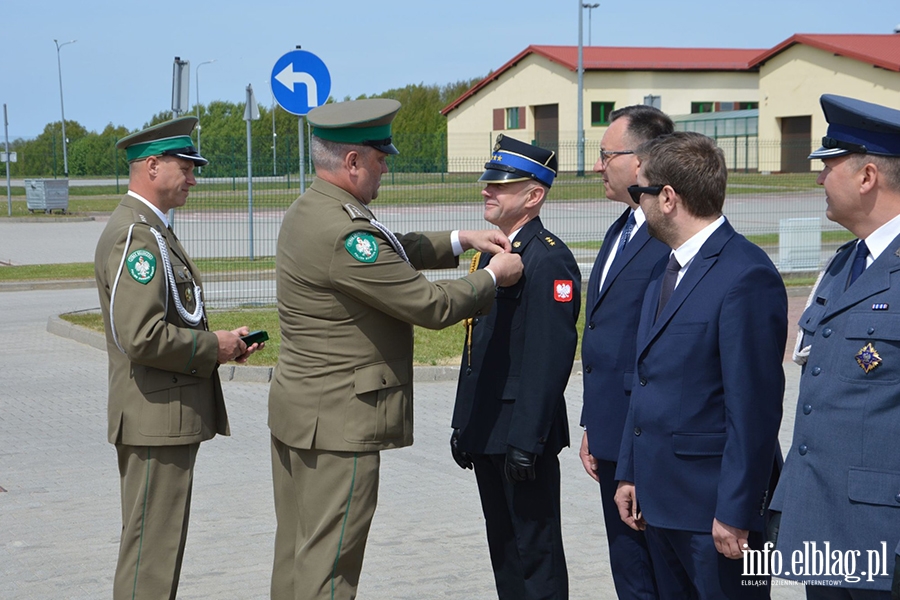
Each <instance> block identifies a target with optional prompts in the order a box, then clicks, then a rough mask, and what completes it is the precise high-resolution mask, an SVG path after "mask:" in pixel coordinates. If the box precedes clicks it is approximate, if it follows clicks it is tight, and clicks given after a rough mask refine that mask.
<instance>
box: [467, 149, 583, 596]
mask: <svg viewBox="0 0 900 600" xmlns="http://www.w3.org/2000/svg"><path fill="white" fill-rule="evenodd" d="M556 170H557V159H556V155H555V153H554V152H551V151H549V150H545V149H543V148H539V147H537V146H531V145H529V144H525V143H523V142H520V141H518V140H515V139H513V138H510V137H505V136H502V135H501V136H499V137H498V138H497V145H496V146H495V149H494V154H493V156H492V157H491V161H490V162H488V163H487V164H486V165H485V171H484V174H483V175H482V176H481V178H480V179H479V181H482V182H484V183H485V184H486V185H485V188H484V190H483V191H482V196H483V197H484V218H485V220H486V221H488V222H490V223H493V224H494V225H496V226H497V227H499V228H500V230H501V231H502V232H503V233H505V234H506V235H508V236H509V238H510V240H511V242H512V248H513V252H515V253H517V254H519V255H520V256H521V257H522V263H523V265H524V268H525V272H524V275H523V276H522V278H521V279H520V280H519V282H518V283H517V284H515V285H513V286H510V287H500V288H498V289H497V294H496V298H495V303H494V309H493V311H492V312H491V313H490V314H489V315H487V316H485V317H476V318H475V319H473V320H471V321H469V323H468V331H467V335H466V345H465V347H464V349H463V358H462V368H461V372H460V378H459V385H458V388H457V393H456V406H455V408H454V411H453V422H452V426H453V433H452V436H451V441H450V446H451V451H452V453H453V458H454V459H455V460H456V462H457V464H459V466H460V467H462V468H464V469H470V468H472V467H473V466H474V469H475V478H476V480H477V482H478V490H479V493H480V494H481V505H482V508H483V510H484V516H485V521H486V526H487V537H488V546H489V548H490V554H491V564H492V566H493V570H494V578H495V581H496V584H497V592H498V595H499V597H500V598H501V599H503V600H507V599H508V600H537V599H539V598H540V599H551V598H552V599H557V600H559V599H563V598H567V597H568V577H567V572H566V562H565V555H564V552H563V545H562V531H561V528H560V502H559V460H558V458H557V454H558V453H559V451H560V450H561V449H562V448H563V447H565V446H568V445H569V429H568V421H567V418H566V405H565V400H564V398H563V391H564V390H565V388H566V384H567V383H568V380H569V375H570V373H571V370H572V362H573V359H574V356H575V345H576V342H577V339H578V334H577V332H576V329H575V323H576V321H577V319H578V311H579V309H580V306H581V273H580V272H579V270H578V265H577V264H576V262H575V258H574V257H573V256H572V252H571V251H570V250H569V249H568V248H567V247H566V245H565V244H564V243H563V242H562V241H561V240H560V239H559V238H557V237H556V236H555V235H553V234H552V233H550V232H549V231H547V230H546V229H544V226H543V223H541V219H540V217H539V216H538V214H539V213H540V210H541V207H542V206H543V204H544V201H545V200H546V199H547V194H548V192H549V190H550V186H551V185H552V184H553V180H554V177H555V176H556ZM489 258H490V257H489V256H482V257H480V260H479V259H476V260H477V263H475V264H476V265H477V267H478V268H481V267H483V266H484V265H486V264H487V262H488V259H489Z"/></svg>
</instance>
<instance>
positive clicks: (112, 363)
mask: <svg viewBox="0 0 900 600" xmlns="http://www.w3.org/2000/svg"><path fill="white" fill-rule="evenodd" d="M132 224H135V226H134V229H133V231H132V235H131V242H130V244H129V245H128V248H126V247H125V244H126V240H127V238H128V230H129V228H130V227H131V225H132ZM151 227H153V228H154V229H156V230H157V231H159V232H160V233H162V234H163V235H164V236H165V238H166V242H167V244H168V247H169V258H170V261H171V264H172V270H173V273H174V277H175V281H176V288H177V293H178V294H179V297H180V298H181V302H182V304H183V305H184V308H185V309H187V311H188V312H193V310H194V307H195V303H196V298H194V285H193V282H194V281H196V282H197V285H202V284H201V281H200V274H199V272H198V271H197V267H196V266H195V265H194V263H193V262H192V261H191V259H190V257H188V255H187V253H186V252H185V251H184V248H182V247H181V244H180V243H179V242H178V240H177V238H176V237H175V234H173V233H172V232H171V231H169V230H168V229H166V227H164V226H163V224H162V222H161V221H160V220H159V217H157V216H156V214H155V213H154V212H153V211H152V210H151V209H150V208H149V207H148V206H147V205H145V204H144V203H142V202H141V201H140V200H138V199H136V198H133V197H131V196H125V197H124V198H123V199H122V202H121V203H120V204H119V206H118V207H116V210H115V211H113V213H112V215H111V216H110V219H109V222H108V223H107V224H106V228H105V229H104V230H103V233H102V234H101V235H100V240H99V241H98V242H97V250H96V253H95V255H94V275H95V277H96V279H97V290H98V292H99V294H100V310H101V312H102V314H103V324H104V328H105V329H106V351H107V354H108V355H109V409H108V412H109V441H110V443H113V444H127V445H131V446H172V445H179V444H193V443H197V442H201V441H203V440H208V439H210V438H212V437H214V436H215V435H216V434H217V433H221V434H223V435H229V428H228V416H227V414H226V412H225V401H224V398H223V396H222V386H221V384H220V382H219V375H218V371H217V370H216V369H217V368H218V364H217V362H216V360H217V357H218V340H217V338H216V335H215V334H214V333H211V332H210V331H207V327H206V319H205V318H204V319H203V320H202V321H201V322H200V323H199V324H198V325H196V326H195V327H191V326H190V325H188V324H187V323H186V322H185V321H183V320H182V318H181V317H180V315H179V314H178V312H177V310H176V309H175V303H174V301H173V298H172V291H171V290H169V297H168V301H167V298H166V285H165V278H166V272H165V267H164V266H163V260H162V257H161V256H160V251H159V245H158V244H157V241H156V237H154V235H153V234H152V232H151V231H150V228H151ZM141 251H145V252H146V253H149V255H152V258H150V256H149V255H147V254H146V253H145V252H141ZM141 254H143V255H144V256H145V257H147V258H146V259H145V261H144V262H146V263H148V264H149V265H150V267H149V269H148V268H147V267H144V268H143V269H142V271H141V273H142V274H143V277H140V278H141V279H143V280H144V282H143V283H142V282H141V281H138V279H137V278H135V276H133V275H132V274H131V272H132V268H130V266H129V265H133V264H134V263H133V261H129V260H128V259H129V257H139V255H141ZM154 262H155V265H154V264H153V263H154ZM151 274H152V275H151ZM117 276H118V285H116V279H117ZM148 277H149V279H148ZM114 286H115V298H112V293H113V288H114ZM111 300H112V304H113V310H114V313H113V314H112V316H110V310H109V308H110V302H111ZM113 323H114V324H115V332H116V334H117V336H118V340H119V344H121V346H122V348H123V349H124V350H125V354H123V353H122V351H121V350H119V348H118V346H117V345H116V342H115V340H114V339H113V328H112V325H113Z"/></svg>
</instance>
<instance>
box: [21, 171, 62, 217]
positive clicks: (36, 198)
mask: <svg viewBox="0 0 900 600" xmlns="http://www.w3.org/2000/svg"><path fill="white" fill-rule="evenodd" d="M25 200H26V203H27V205H28V212H32V213H33V212H34V211H36V210H42V211H44V212H45V213H51V212H53V211H54V210H58V211H60V212H62V213H66V212H67V211H68V210H69V180H68V179H26V180H25Z"/></svg>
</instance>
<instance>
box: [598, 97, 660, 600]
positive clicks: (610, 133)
mask: <svg viewBox="0 0 900 600" xmlns="http://www.w3.org/2000/svg"><path fill="white" fill-rule="evenodd" d="M609 119H610V124H609V127H608V128H607V129H606V132H605V133H604V134H603V138H602V139H601V140H600V158H598V159H597V162H596V163H595V164H594V171H595V172H597V173H600V174H601V175H602V176H603V188H604V191H605V192H606V197H607V198H608V199H609V200H612V201H614V202H621V203H623V204H625V206H626V207H627V208H626V209H625V211H624V212H623V213H622V214H621V216H619V218H618V219H616V220H615V221H613V223H612V225H610V227H609V229H607V231H606V235H605V236H604V237H603V245H602V246H601V247H600V252H599V254H597V259H596V260H595V261H594V268H593V269H592V270H591V278H590V281H589V283H588V290H587V306H586V307H585V324H584V334H583V336H582V338H581V359H582V364H583V374H584V407H583V409H582V411H581V426H582V427H584V435H583V437H582V439H581V450H580V456H581V462H582V464H583V465H584V470H585V471H587V474H588V475H590V476H591V477H592V478H593V479H594V481H597V482H598V483H599V484H600V498H601V502H602V505H603V520H604V522H605V524H606V540H607V543H608V545H609V562H610V568H611V570H612V576H613V582H614V583H615V586H616V594H617V595H618V597H619V598H620V599H621V600H628V599H636V600H655V599H656V598H657V597H658V595H657V591H656V582H655V580H654V579H653V570H652V567H651V565H650V555H649V553H648V551H647V542H646V540H645V539H644V532H643V531H635V530H634V529H631V528H630V527H628V526H627V525H625V523H623V522H622V520H621V519H620V518H619V511H618V509H617V508H616V503H615V499H614V498H615V495H616V461H617V460H618V458H619V446H621V443H622V428H623V427H624V426H625V416H626V415H627V414H628V400H629V398H630V397H631V381H632V379H633V378H634V356H635V338H636V336H637V326H638V318H639V317H640V311H641V300H642V299H643V297H644V292H645V291H646V290H647V284H648V283H649V282H650V272H651V271H652V270H653V266H654V265H655V264H656V263H658V262H659V261H660V259H661V258H662V257H663V256H666V255H668V253H669V247H668V246H666V245H665V244H663V243H662V242H660V241H659V240H657V239H655V238H652V237H650V234H649V233H647V227H645V226H644V212H643V211H642V210H641V208H640V206H638V204H637V203H636V202H635V201H634V200H632V198H631V195H630V194H629V193H628V186H631V185H634V184H635V183H637V173H638V167H639V166H640V163H639V162H638V159H637V156H636V155H635V153H634V151H635V149H637V147H638V146H640V145H641V144H642V143H644V142H646V141H648V140H651V139H653V138H655V137H659V136H661V135H665V134H668V133H672V131H673V130H674V126H673V124H672V120H671V119H670V118H669V117H668V116H666V115H665V113H663V112H662V111H660V110H659V109H656V108H653V107H652V106H645V105H640V104H638V105H634V106H627V107H625V108H620V109H618V110H614V111H613V112H612V113H611V114H610V116H609Z"/></svg>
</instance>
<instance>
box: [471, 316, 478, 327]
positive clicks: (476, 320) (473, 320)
mask: <svg viewBox="0 0 900 600" xmlns="http://www.w3.org/2000/svg"><path fill="white" fill-rule="evenodd" d="M478 321H480V319H479V318H478V317H475V318H474V319H472V324H474V325H478Z"/></svg>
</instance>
